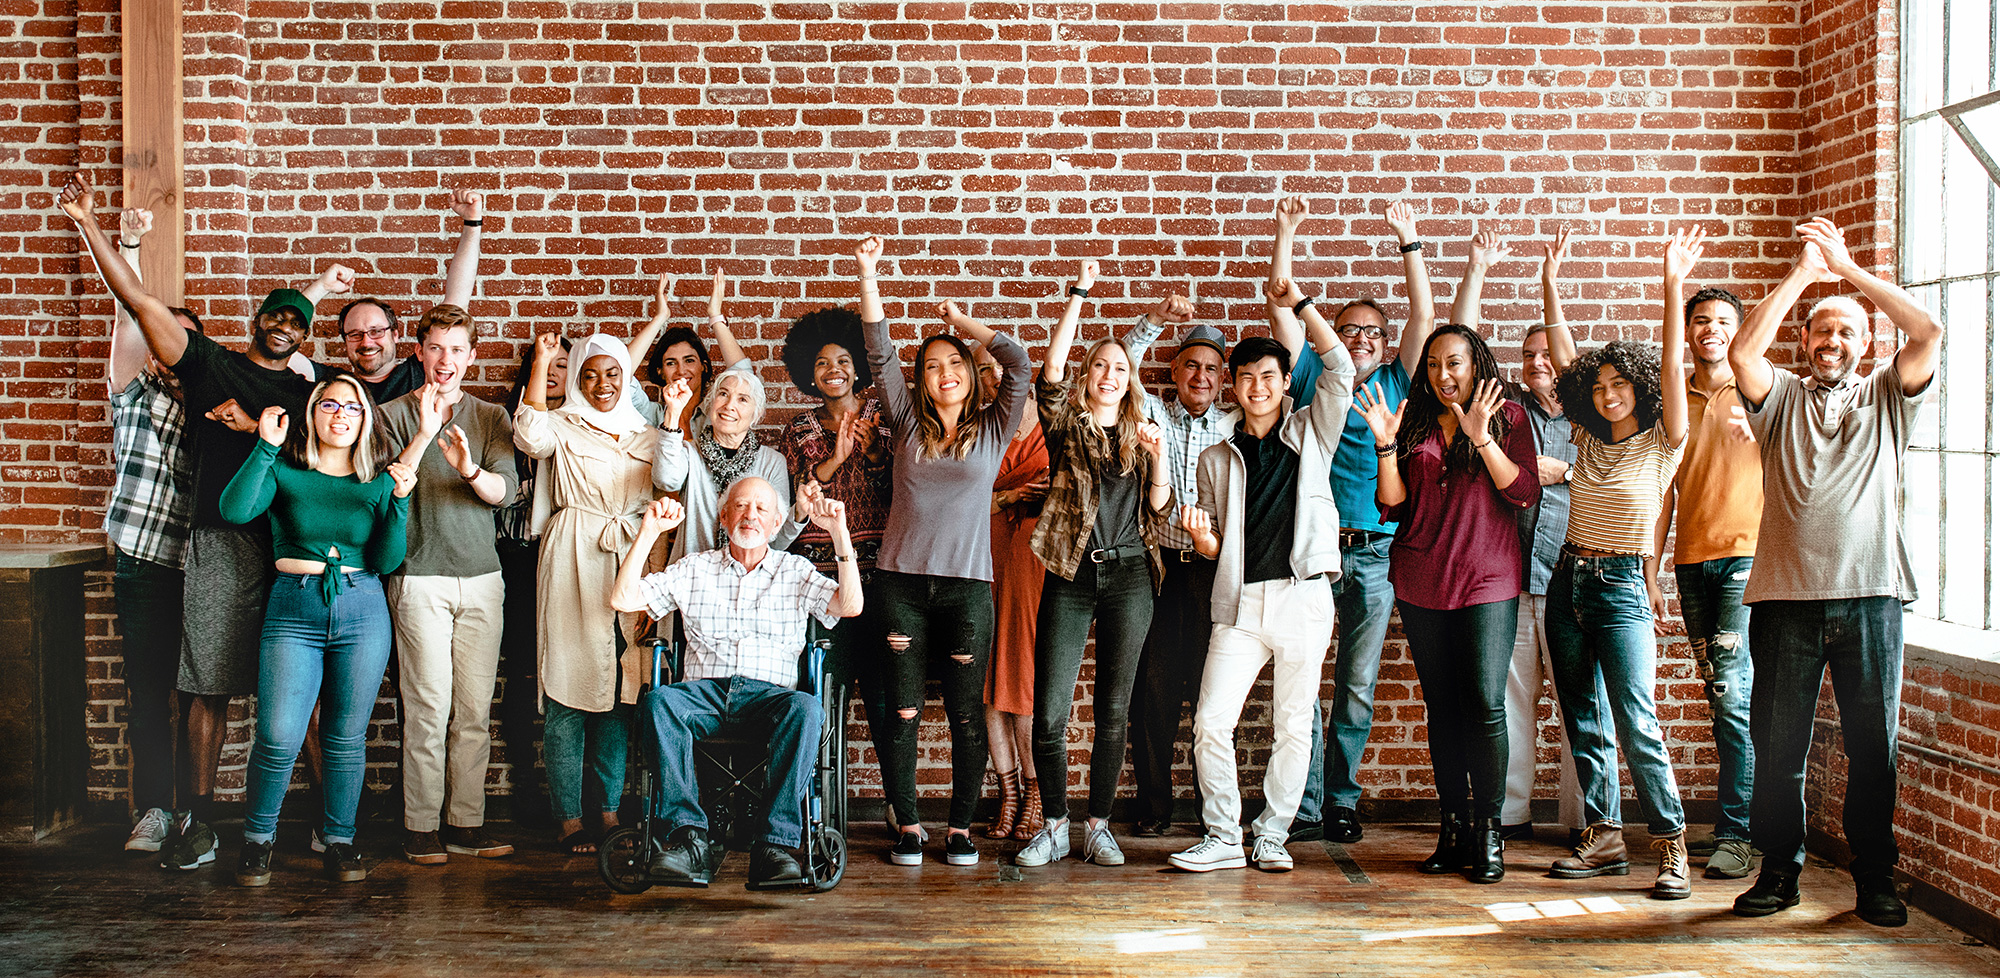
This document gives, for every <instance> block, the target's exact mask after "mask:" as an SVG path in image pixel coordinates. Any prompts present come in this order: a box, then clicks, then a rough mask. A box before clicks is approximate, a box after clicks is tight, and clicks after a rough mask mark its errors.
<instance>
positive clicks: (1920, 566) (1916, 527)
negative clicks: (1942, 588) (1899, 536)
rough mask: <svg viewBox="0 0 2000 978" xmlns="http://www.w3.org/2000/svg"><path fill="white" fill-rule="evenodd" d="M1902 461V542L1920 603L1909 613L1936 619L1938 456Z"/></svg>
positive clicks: (1911, 456)
mask: <svg viewBox="0 0 2000 978" xmlns="http://www.w3.org/2000/svg"><path fill="white" fill-rule="evenodd" d="M1903 460H1904V465H1903V542H1904V545H1905V546H1907V547H1909V549H1910V564H1911V566H1912V567H1914V568H1916V572H1917V603H1916V604H1914V605H1911V606H1910V610H1912V611H1914V612H1916V613H1917V614H1920V615H1923V616H1925V617H1928V618H1937V617H1940V616H1939V614H1938V608H1939V602H1938V527H1939V526H1940V524H1939V522H1938V456H1937V454H1936V453H1934V452H1925V451H1911V452H1910V453H1909V454H1908V455H1905V456H1904V457H1903Z"/></svg>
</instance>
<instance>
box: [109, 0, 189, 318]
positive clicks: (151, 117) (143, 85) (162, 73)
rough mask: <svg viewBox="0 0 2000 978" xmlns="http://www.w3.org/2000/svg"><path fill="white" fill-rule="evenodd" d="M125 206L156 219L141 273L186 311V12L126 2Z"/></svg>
mask: <svg viewBox="0 0 2000 978" xmlns="http://www.w3.org/2000/svg"><path fill="white" fill-rule="evenodd" d="M121 19H122V23H123V33H122V34H121V36H120V38H119V41H120V51H119V54H120V58H121V60H122V62H123V63H124V66H125V71H124V78H123V84H124V96H125V97H124V101H123V105H122V111H123V114H124V136H125V146H124V160H125V206H127V207H144V208H147V209H148V210H151V211H152V212H153V232H152V233H151V234H148V235H146V247H145V249H144V251H143V252H142V253H141V255H140V259H139V261H140V265H141V268H140V271H141V273H143V274H144V275H145V277H146V287H147V288H148V289H149V290H151V291H152V293H153V294H154V295H156V296H159V297H160V298H161V299H162V300H164V301H165V302H166V303H167V305H170V306H179V305H185V304H186V298H185V292H184V287H183V284H182V280H183V279H184V278H185V272H186V267H187V266H186V261H187V258H186V247H187V240H186V235H187V214H186V201H185V189H186V183H185V180H184V177H183V174H182V166H183V162H184V160H183V156H182V150H181V147H182V137H181V132H182V130H181V122H182V112H181V98H182V93H181V5H180V3H179V2H178V0H123V5H122V13H121Z"/></svg>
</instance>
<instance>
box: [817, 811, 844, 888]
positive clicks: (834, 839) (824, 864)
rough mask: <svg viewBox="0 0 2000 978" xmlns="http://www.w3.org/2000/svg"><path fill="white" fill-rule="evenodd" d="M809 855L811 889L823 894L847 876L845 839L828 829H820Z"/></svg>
mask: <svg viewBox="0 0 2000 978" xmlns="http://www.w3.org/2000/svg"><path fill="white" fill-rule="evenodd" d="M813 842H814V845H813V851H812V853H811V863H812V865H811V866H809V867H808V870H809V871H810V872H811V873H812V878H813V889H814V890H815V891H816V892H820V893H825V892H826V891H828V890H831V889H833V888H834V887H836V886H839V885H840V879H841V877H843V876H845V875H847V837H846V836H843V835H841V834H840V833H839V832H836V831H834V830H833V829H830V828H824V827H822V828H820V829H819V831H818V834H817V835H816V836H815V838H814V840H813Z"/></svg>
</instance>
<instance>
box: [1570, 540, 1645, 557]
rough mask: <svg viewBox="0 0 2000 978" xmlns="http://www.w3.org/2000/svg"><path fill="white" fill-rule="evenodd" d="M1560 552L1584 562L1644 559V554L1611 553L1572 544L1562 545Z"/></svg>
mask: <svg viewBox="0 0 2000 978" xmlns="http://www.w3.org/2000/svg"><path fill="white" fill-rule="evenodd" d="M1562 552H1563V553H1564V554H1565V555H1567V556H1570V557H1582V558H1584V559H1585V560H1612V559H1615V558H1619V557H1644V556H1645V554H1621V553H1613V552H1611V551H1609V550H1599V549H1597V548H1595V547H1579V546H1577V545H1576V544H1573V543H1565V544H1563V545H1562Z"/></svg>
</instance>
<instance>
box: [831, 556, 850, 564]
mask: <svg viewBox="0 0 2000 978" xmlns="http://www.w3.org/2000/svg"><path fill="white" fill-rule="evenodd" d="M853 560H854V555H853V554H834V555H833V562H834V563H836V564H846V563H851V562H853Z"/></svg>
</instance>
